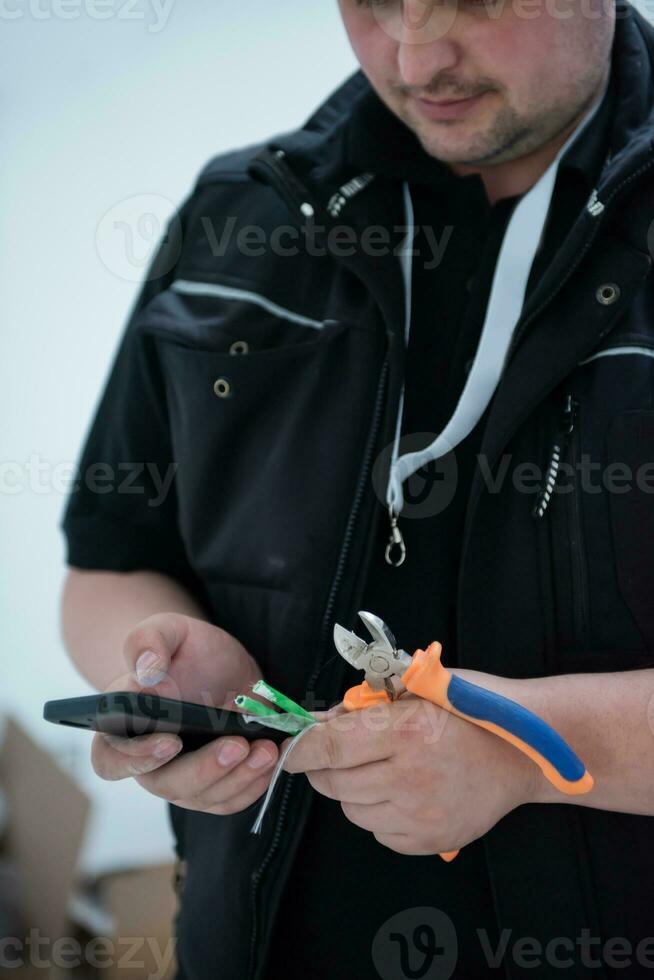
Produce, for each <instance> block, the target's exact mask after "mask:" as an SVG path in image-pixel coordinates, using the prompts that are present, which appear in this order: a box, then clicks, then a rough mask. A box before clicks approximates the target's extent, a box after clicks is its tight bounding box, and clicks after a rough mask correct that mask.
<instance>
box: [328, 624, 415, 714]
mask: <svg viewBox="0 0 654 980" xmlns="http://www.w3.org/2000/svg"><path fill="white" fill-rule="evenodd" d="M359 618H360V619H361V621H362V622H363V624H364V626H365V627H366V629H367V630H368V632H369V633H370V635H371V636H372V641H371V642H370V643H367V642H366V641H365V640H362V639H361V637H360V636H357V634H356V633H352V632H351V631H350V630H346V629H345V628H344V627H343V626H340V625H339V624H338V623H337V624H336V625H335V626H334V643H335V645H336V649H337V650H338V652H339V653H340V655H341V656H342V657H343V658H344V659H345V660H347V662H348V663H349V664H350V665H351V666H352V667H356V669H357V670H363V671H364V672H365V681H364V683H363V684H361V685H360V687H359V688H353V689H351V691H350V692H348V693H349V694H350V696H352V692H353V691H356V692H357V696H358V698H359V703H360V706H361V707H363V706H364V704H373V703H375V702H377V701H385V700H389V701H395V700H397V698H398V697H399V696H400V694H401V693H403V692H402V691H401V690H398V689H397V688H396V686H395V685H394V684H393V681H392V678H393V677H400V676H401V675H402V674H403V673H404V671H405V670H406V669H407V667H409V666H410V664H411V661H412V657H410V656H409V654H408V653H406V652H405V651H404V650H398V647H397V643H396V641H395V637H394V636H393V634H392V632H391V630H390V628H389V627H388V626H387V625H386V623H385V622H384V621H383V619H380V618H379V616H375V614H374V613H371V612H360V613H359Z"/></svg>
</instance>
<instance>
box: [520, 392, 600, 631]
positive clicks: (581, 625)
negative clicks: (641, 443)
mask: <svg viewBox="0 0 654 980" xmlns="http://www.w3.org/2000/svg"><path fill="white" fill-rule="evenodd" d="M579 408H580V406H579V402H578V401H577V399H576V398H574V397H573V396H572V395H566V396H565V398H564V402H563V408H562V411H561V415H560V417H559V424H558V434H557V436H556V438H555V440H554V445H553V446H552V451H551V453H550V459H549V463H548V467H547V472H546V475H545V482H544V484H543V486H542V487H541V490H540V492H539V494H538V497H537V499H536V503H535V504H534V507H533V509H532V516H533V517H534V518H535V519H536V520H539V521H540V520H542V519H543V518H544V516H545V514H546V512H547V510H548V508H549V505H550V502H551V499H552V496H553V494H554V492H555V488H556V483H557V479H558V475H559V471H560V468H561V462H562V461H563V460H564V456H565V457H566V460H565V461H566V462H567V463H568V464H569V466H570V468H571V469H572V485H571V489H570V492H569V493H567V494H566V496H567V501H566V506H567V511H566V513H567V527H568V544H569V548H570V566H571V576H572V600H573V614H574V629H575V636H576V638H577V642H578V643H580V644H582V645H583V644H584V643H585V641H586V637H587V633H588V627H589V601H588V569H587V567H586V558H585V555H586V548H585V540H584V529H583V519H582V509H581V488H580V484H579V479H578V465H579V456H580V454H579V449H580V445H579Z"/></svg>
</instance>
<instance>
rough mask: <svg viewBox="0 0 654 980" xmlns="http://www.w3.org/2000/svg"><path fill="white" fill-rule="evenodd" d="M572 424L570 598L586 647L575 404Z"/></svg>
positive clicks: (578, 632)
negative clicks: (571, 598)
mask: <svg viewBox="0 0 654 980" xmlns="http://www.w3.org/2000/svg"><path fill="white" fill-rule="evenodd" d="M573 405H574V409H573V410H574V420H573V428H572V432H571V433H570V440H569V446H570V463H571V465H572V472H573V477H572V481H573V482H572V486H573V490H572V493H570V494H568V518H569V523H570V560H571V563H572V597H573V603H574V616H575V633H576V636H577V639H578V642H580V644H581V645H582V646H585V645H586V639H587V636H588V624H589V609H588V607H589V599H588V568H587V566H586V544H585V536H584V526H583V512H582V506H581V484H580V482H579V476H578V464H579V457H580V452H579V451H580V438H579V436H580V425H579V402H576V401H574V400H573Z"/></svg>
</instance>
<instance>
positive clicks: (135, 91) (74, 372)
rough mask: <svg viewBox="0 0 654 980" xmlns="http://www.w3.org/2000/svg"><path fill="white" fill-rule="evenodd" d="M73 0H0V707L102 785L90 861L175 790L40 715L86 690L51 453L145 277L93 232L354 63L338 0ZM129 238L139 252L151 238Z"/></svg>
mask: <svg viewBox="0 0 654 980" xmlns="http://www.w3.org/2000/svg"><path fill="white" fill-rule="evenodd" d="M67 2H68V6H67V7H66V6H65V5H64V7H63V8H62V9H63V10H64V11H65V12H72V13H76V14H77V16H76V17H75V19H70V20H66V19H62V18H61V17H60V16H56V15H55V14H56V12H57V11H58V9H59V8H58V7H57V5H56V0H55V3H53V4H50V3H49V0H39V3H38V4H36V3H35V2H34V0H25V2H21V0H5V2H2V0H0V11H7V10H9V11H12V10H14V9H16V10H19V11H22V15H21V16H20V17H19V18H16V19H12V20H8V19H6V15H4V16H3V15H2V14H0V77H1V79H2V99H1V102H0V113H1V114H2V118H1V123H0V125H1V130H2V153H1V154H0V213H1V214H2V223H1V229H2V230H1V231H0V310H1V316H2V348H1V349H0V372H1V374H2V377H1V383H0V418H1V419H2V440H1V443H0V461H1V462H3V463H5V464H6V463H7V462H10V463H12V464H16V465H13V466H12V468H11V470H10V471H8V470H7V468H6V466H5V468H4V470H3V479H2V487H0V490H1V491H2V492H0V535H1V538H0V547H1V549H2V559H3V560H2V571H1V573H0V575H1V583H2V587H1V589H0V622H1V623H2V649H1V654H0V656H1V658H2V660H1V663H2V675H1V685H0V710H3V709H4V710H5V711H9V712H11V714H12V715H14V716H16V717H17V718H19V719H20V720H21V721H22V722H23V723H24V724H25V725H26V726H27V728H28V729H29V731H30V732H31V734H32V735H33V736H34V737H35V738H37V739H38V740H39V742H40V743H42V744H43V745H45V746H48V747H49V748H51V750H52V751H53V752H54V753H55V755H57V757H58V758H59V759H60V761H61V762H62V763H63V764H64V765H66V766H67V767H69V768H70V767H72V768H73V770H74V771H75V772H76V774H77V775H78V776H79V778H80V779H81V780H82V781H83V783H84V784H85V785H86V787H87V789H88V790H89V791H90V792H91V793H92V795H93V797H94V798H96V799H97V801H98V806H96V808H95V817H94V821H95V826H94V827H93V830H92V832H91V835H90V837H89V841H88V846H87V854H86V856H85V858H84V864H85V866H86V867H90V866H91V865H92V866H94V867H97V866H98V865H103V864H105V863H106V862H109V863H114V862H117V863H121V862H122V861H129V860H130V859H131V857H132V856H133V857H134V859H135V860H138V861H141V860H150V859H151V860H157V859H158V858H159V857H161V856H162V855H163V856H164V857H166V856H167V855H168V853H169V846H170V845H169V833H168V825H167V820H166V816H165V810H164V807H163V805H162V803H161V801H159V800H157V799H155V798H154V797H151V796H148V794H146V793H145V792H144V791H143V790H142V789H141V788H140V787H139V786H137V785H136V784H135V783H133V781H125V782H123V783H121V784H116V783H103V782H102V781H101V780H99V779H98V778H97V777H95V776H94V775H93V773H92V772H91V771H90V767H89V764H88V746H89V744H90V736H87V734H86V733H84V732H70V731H65V730H59V729H55V728H54V726H50V725H47V724H46V723H45V722H43V721H42V720H41V710H42V705H43V702H44V701H46V700H48V699H50V698H60V697H70V696H73V695H76V694H80V695H81V694H86V693H92V689H91V688H90V687H88V685H87V684H86V682H85V681H83V680H82V678H80V676H79V675H78V674H77V672H76V670H75V668H74V667H73V666H72V664H71V663H70V662H69V661H68V659H67V656H66V653H65V652H64V649H63V645H62V642H61V639H60V635H59V610H58V603H59V595H60V589H61V583H62V579H63V575H64V564H63V561H64V541H63V536H62V535H61V532H60V531H59V529H58V523H59V520H60V518H61V513H62V510H63V507H64V502H65V485H66V480H65V474H63V473H62V472H61V470H56V469H55V466H56V465H57V464H63V463H66V462H67V463H70V464H74V463H75V462H76V460H77V455H78V452H79V448H80V445H81V443H82V440H83V437H84V434H85V431H86V428H87V426H88V424H89V422H90V419H91V416H92V413H93V410H94V407H95V404H96V401H97V398H98V397H99V393H100V389H101V387H102V384H103V382H104V379H105V376H106V373H107V371H108V368H109V364H110V361H111V358H112V355H113V352H114V350H115V347H116V345H117V343H118V339H119V337H120V334H121V332H122V329H123V326H124V322H125V318H126V316H127V313H128V310H129V308H130V305H131V303H132V302H133V299H134V297H135V294H136V291H137V289H138V283H137V282H136V281H130V279H126V278H123V277H122V272H124V271H125V270H124V269H123V270H122V272H121V268H120V266H118V267H117V266H116V263H115V262H114V261H113V259H112V254H113V253H112V248H111V242H110V241H107V238H106V234H105V235H104V237H102V235H101V237H100V239H99V240H98V241H97V242H96V235H97V232H98V228H99V227H100V228H101V227H103V226H101V221H102V218H103V216H104V215H105V214H106V212H107V211H109V210H110V209H111V208H113V207H114V206H116V205H117V204H120V202H123V201H125V200H126V199H130V198H132V197H133V196H134V195H143V194H152V195H158V196H162V197H163V198H165V199H167V201H168V202H169V208H168V210H169V211H172V210H173V208H174V207H175V206H176V205H178V204H179V203H180V202H181V200H182V199H183V198H184V197H185V196H186V194H187V193H188V191H189V190H190V189H191V186H192V185H193V183H194V180H195V177H196V176H197V173H198V171H199V170H200V169H201V168H202V167H203V166H204V165H205V163H206V162H207V161H208V160H209V159H210V158H211V157H212V156H213V155H214V154H216V153H219V152H221V151H223V150H227V149H230V148H233V147H237V146H241V145H245V144H248V143H252V142H257V141H259V140H262V139H264V138H265V137H266V136H268V135H273V134H274V133H277V132H281V131H284V130H287V129H293V128H295V127H296V126H298V125H300V124H301V123H302V122H303V121H304V120H305V118H306V117H307V116H308V115H309V114H310V113H311V112H312V111H313V109H314V108H315V107H316V106H317V105H318V104H319V103H320V102H321V101H322V100H323V99H324V98H325V97H326V95H327V94H328V93H329V92H330V91H332V89H334V88H335V87H336V86H337V85H338V84H339V83H340V81H341V80H342V79H344V78H345V77H346V76H347V75H349V74H350V72H351V71H352V70H353V69H354V68H355V67H356V65H355V62H354V58H353V55H352V53H351V51H350V48H349V45H348V42H347V38H346V37H345V33H344V31H343V28H342V25H341V22H340V19H339V16H338V9H337V6H336V2H335V0H332V2H330V3H307V2H306V0H284V2H283V4H272V3H269V2H267V0H250V2H249V3H243V4H239V3H235V2H227V0H184V2H182V0H174V3H173V5H172V8H171V7H170V5H169V4H167V8H166V9H167V12H168V14H169V16H168V19H167V22H165V14H164V15H161V14H160V15H157V14H156V13H155V11H156V10H157V9H159V8H157V7H154V6H152V4H151V3H150V2H149V0H140V2H139V3H137V4H135V5H134V4H130V5H129V7H128V5H127V4H126V3H125V0H109V2H108V3H107V2H106V0H105V9H108V10H112V11H113V16H112V17H111V18H109V19H107V20H98V19H95V18H94V17H93V16H92V15H93V12H94V10H95V9H101V7H100V6H98V7H97V8H94V6H93V4H92V3H91V2H88V3H85V0H80V2H78V3H75V0H67ZM34 9H36V10H41V11H42V12H43V15H42V17H43V19H38V18H37V17H36V16H35V15H34V13H32V12H30V11H33V10H34ZM130 9H131V17H130V18H129V19H127V17H126V13H125V12H126V11H128V12H129V10H130ZM48 11H49V12H50V16H49V17H48V16H45V14H47V12H48ZM136 15H138V17H137V16H136ZM164 203H165V202H164ZM105 225H106V222H105ZM134 250H135V253H136V256H137V258H143V261H145V259H146V258H147V257H148V256H149V255H150V252H151V242H150V241H149V240H146V241H144V242H141V243H139V242H138V241H136V242H135V245H134ZM103 258H105V259H108V265H109V266H110V268H108V267H107V262H105V261H103ZM128 271H129V270H128ZM131 271H132V273H134V267H132V269H131ZM117 272H118V274H116V273H117ZM136 275H137V276H138V267H137V268H136ZM133 278H134V276H132V280H133ZM35 463H36V464H37V465H40V466H43V465H44V464H45V465H46V466H47V468H46V469H41V470H40V471H36V469H35V466H34V464H35ZM28 465H32V473H31V474H30V472H29V471H28V469H27V467H28ZM12 484H16V487H17V489H16V487H14V488H13V489H12V487H11V485H12Z"/></svg>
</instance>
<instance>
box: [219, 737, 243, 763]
mask: <svg viewBox="0 0 654 980" xmlns="http://www.w3.org/2000/svg"><path fill="white" fill-rule="evenodd" d="M246 755H247V749H244V748H243V746H242V745H241V744H240V742H223V743H222V745H221V746H220V748H219V749H218V762H219V763H220V764H221V766H231V765H233V764H234V763H235V762H239V761H240V760H241V759H244V758H245V756H246Z"/></svg>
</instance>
